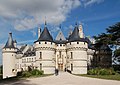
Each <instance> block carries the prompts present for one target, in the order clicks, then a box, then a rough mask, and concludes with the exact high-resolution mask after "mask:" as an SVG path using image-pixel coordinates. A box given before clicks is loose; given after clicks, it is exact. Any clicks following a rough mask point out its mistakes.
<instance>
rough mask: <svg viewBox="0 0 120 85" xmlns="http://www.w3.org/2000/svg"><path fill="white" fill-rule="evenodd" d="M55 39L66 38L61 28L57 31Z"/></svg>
mask: <svg viewBox="0 0 120 85" xmlns="http://www.w3.org/2000/svg"><path fill="white" fill-rule="evenodd" d="M56 40H66V39H65V37H64V35H63V33H62V31H61V30H60V31H59V33H58V35H57V36H56Z"/></svg>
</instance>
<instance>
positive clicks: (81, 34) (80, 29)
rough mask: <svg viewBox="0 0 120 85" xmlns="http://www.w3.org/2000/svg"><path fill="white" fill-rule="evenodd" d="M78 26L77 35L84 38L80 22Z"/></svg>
mask: <svg viewBox="0 0 120 85" xmlns="http://www.w3.org/2000/svg"><path fill="white" fill-rule="evenodd" d="M78 28H79V36H80V38H84V33H83V27H82V24H80V25H79V27H78Z"/></svg>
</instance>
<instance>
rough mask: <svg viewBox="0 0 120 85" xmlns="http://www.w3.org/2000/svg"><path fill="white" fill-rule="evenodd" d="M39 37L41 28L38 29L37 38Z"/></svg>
mask: <svg viewBox="0 0 120 85" xmlns="http://www.w3.org/2000/svg"><path fill="white" fill-rule="evenodd" d="M40 35H41V28H40V27H38V38H39V37H40Z"/></svg>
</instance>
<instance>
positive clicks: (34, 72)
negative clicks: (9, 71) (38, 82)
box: [17, 69, 44, 77]
mask: <svg viewBox="0 0 120 85" xmlns="http://www.w3.org/2000/svg"><path fill="white" fill-rule="evenodd" d="M43 73H44V72H43V71H39V70H37V69H34V70H32V71H22V72H18V73H17V76H18V77H30V76H40V75H43Z"/></svg>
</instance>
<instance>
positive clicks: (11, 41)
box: [4, 33, 15, 48]
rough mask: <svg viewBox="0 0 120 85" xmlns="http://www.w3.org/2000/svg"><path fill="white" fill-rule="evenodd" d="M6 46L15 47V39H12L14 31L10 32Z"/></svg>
mask: <svg viewBox="0 0 120 85" xmlns="http://www.w3.org/2000/svg"><path fill="white" fill-rule="evenodd" d="M4 48H15V47H14V41H13V39H12V33H9V38H8V41H7V43H6V45H5V47H4Z"/></svg>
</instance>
